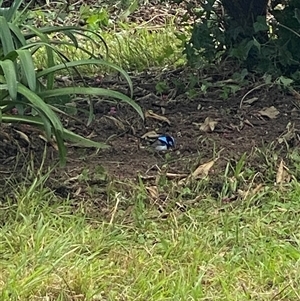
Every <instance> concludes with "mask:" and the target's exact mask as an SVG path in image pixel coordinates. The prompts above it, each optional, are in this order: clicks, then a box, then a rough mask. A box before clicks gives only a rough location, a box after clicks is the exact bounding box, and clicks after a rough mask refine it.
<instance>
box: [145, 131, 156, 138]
mask: <svg viewBox="0 0 300 301" xmlns="http://www.w3.org/2000/svg"><path fill="white" fill-rule="evenodd" d="M158 137H159V135H158V134H157V133H156V132H155V131H150V132H147V133H145V134H144V135H143V136H141V138H142V139H156V138H158Z"/></svg>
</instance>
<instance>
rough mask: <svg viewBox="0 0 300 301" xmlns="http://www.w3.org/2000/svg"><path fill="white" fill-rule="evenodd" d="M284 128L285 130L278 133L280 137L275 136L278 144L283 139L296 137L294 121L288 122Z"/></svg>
mask: <svg viewBox="0 0 300 301" xmlns="http://www.w3.org/2000/svg"><path fill="white" fill-rule="evenodd" d="M285 128H286V131H285V132H284V133H283V134H282V135H280V137H278V138H277V140H278V143H279V144H281V143H283V142H285V141H286V142H290V141H292V140H293V139H294V138H295V137H296V131H297V130H296V129H295V124H294V123H291V122H289V123H288V124H287V125H286V127H285Z"/></svg>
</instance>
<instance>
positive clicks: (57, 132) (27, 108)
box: [0, 0, 143, 164]
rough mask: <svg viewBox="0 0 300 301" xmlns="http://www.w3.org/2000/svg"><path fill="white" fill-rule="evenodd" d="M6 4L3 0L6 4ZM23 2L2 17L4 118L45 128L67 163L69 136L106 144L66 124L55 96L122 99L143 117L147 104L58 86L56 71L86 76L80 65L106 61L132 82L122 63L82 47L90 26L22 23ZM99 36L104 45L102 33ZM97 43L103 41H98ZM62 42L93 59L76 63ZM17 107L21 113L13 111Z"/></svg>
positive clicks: (0, 110)
mask: <svg viewBox="0 0 300 301" xmlns="http://www.w3.org/2000/svg"><path fill="white" fill-rule="evenodd" d="M1 3H2V2H0V5H1ZM21 3H22V0H16V1H14V3H13V5H12V6H11V7H10V8H9V9H7V10H3V11H1V14H2V15H1V16H0V28H1V31H0V92H1V93H0V122H5V123H27V124H30V125H32V126H35V127H39V128H42V129H43V130H44V131H45V133H46V137H47V139H48V140H50V139H52V138H53V137H54V138H55V140H56V143H57V146H58V150H59V157H60V162H61V164H64V163H65V159H66V147H65V144H64V141H65V140H69V141H72V142H75V143H78V144H80V145H82V146H85V147H96V148H104V147H107V146H106V145H105V144H103V143H99V142H94V141H91V140H89V139H86V138H84V137H81V136H79V135H77V134H75V133H73V132H71V131H69V130H67V129H66V128H64V127H63V125H62V123H61V121H60V118H59V114H63V112H62V111H61V110H59V109H58V108H57V107H55V104H53V99H55V98H60V97H64V96H66V95H76V94H81V95H94V96H102V97H104V98H105V99H109V98H116V99H118V100H120V101H122V102H124V103H127V104H129V105H130V106H132V107H133V108H134V109H135V110H136V111H137V113H138V114H139V115H140V116H141V117H142V118H143V112H142V110H141V108H140V107H139V106H138V105H137V104H136V103H135V102H134V101H133V100H132V99H131V98H130V97H128V96H126V95H124V94H122V93H120V92H117V91H113V90H108V89H103V88H92V87H88V86H75V85H74V84H73V86H71V87H63V88H59V89H57V88H56V86H55V81H54V74H55V73H57V72H62V71H63V70H65V71H67V72H69V73H71V72H72V70H73V73H74V72H75V73H76V74H78V75H80V72H79V71H78V67H80V66H84V65H104V66H107V67H110V68H113V69H114V70H116V71H118V72H119V73H120V74H122V75H123V76H124V78H125V79H126V81H127V82H128V85H129V87H130V90H131V96H132V91H133V89H132V82H131V80H130V78H129V76H128V75H127V73H126V72H125V71H124V70H123V69H121V68H119V67H118V66H116V65H114V64H112V63H109V62H108V61H106V60H104V59H99V58H98V57H99V55H97V54H95V53H93V52H91V51H89V50H87V49H85V48H84V47H82V46H80V43H79V42H80V41H81V39H90V40H92V38H89V36H88V35H87V33H89V34H90V33H91V31H90V30H88V29H83V28H78V27H75V26H65V27H55V26H53V27H43V28H39V29H38V28H36V27H33V26H31V25H26V24H21V25H18V24H17V20H16V19H15V20H14V16H16V12H17V10H18V8H19V6H20V5H21ZM95 36H96V37H97V38H98V39H99V40H100V41H102V42H103V43H104V41H103V39H102V38H101V36H99V35H98V34H96V33H95ZM94 43H95V44H96V45H97V42H96V41H94ZM61 46H68V47H73V48H75V49H80V50H81V51H84V52H85V53H86V54H87V55H88V56H89V57H90V58H89V59H82V60H77V61H71V60H70V59H69V58H68V57H67V56H66V55H65V54H64V53H63V52H62V51H61V50H60V47H61ZM41 49H43V50H44V52H45V57H46V61H45V66H44V68H43V70H36V68H35V61H34V57H35V53H36V52H37V51H39V50H41ZM13 109H16V110H15V112H17V113H16V114H11V111H12V110H13ZM91 109H92V106H91Z"/></svg>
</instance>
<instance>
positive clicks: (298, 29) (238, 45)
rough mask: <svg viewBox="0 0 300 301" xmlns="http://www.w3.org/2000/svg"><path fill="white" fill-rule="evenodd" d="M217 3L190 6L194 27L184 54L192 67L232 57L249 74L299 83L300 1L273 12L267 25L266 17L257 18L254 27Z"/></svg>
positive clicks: (289, 3) (201, 3)
mask: <svg viewBox="0 0 300 301" xmlns="http://www.w3.org/2000/svg"><path fill="white" fill-rule="evenodd" d="M176 2H178V1H176ZM179 2H182V1H179ZM218 3H219V1H216V0H208V1H205V3H204V1H203V2H202V1H200V4H199V3H198V4H197V3H195V4H189V7H188V15H189V16H192V17H193V18H194V19H195V23H194V25H193V28H192V35H191V38H190V40H189V41H188V42H186V43H185V53H186V55H187V58H188V61H189V63H190V64H191V65H201V64H203V63H207V62H208V63H216V62H219V61H220V60H221V59H223V60H224V58H228V57H231V58H233V59H235V60H236V61H238V62H239V63H240V64H241V65H242V66H244V67H246V68H247V69H248V70H256V71H260V72H262V73H265V72H267V73H270V74H273V75H274V76H276V77H277V76H281V75H284V76H289V77H291V78H293V79H294V80H295V81H298V82H299V81H300V72H299V68H298V67H299V64H300V52H299V48H300V13H299V12H300V2H299V1H296V0H290V1H288V3H286V4H285V5H283V6H282V5H281V6H278V7H275V8H270V14H271V15H272V16H271V17H270V18H268V21H267V19H266V16H258V17H257V19H256V20H254V21H253V22H252V23H251V24H249V23H247V24H242V23H243V22H241V20H235V19H233V18H232V17H231V18H230V17H229V16H228V15H227V14H226V11H225V13H224V11H223V10H222V9H221V6H220V4H218ZM199 6H200V7H199ZM245 23H246V22H245Z"/></svg>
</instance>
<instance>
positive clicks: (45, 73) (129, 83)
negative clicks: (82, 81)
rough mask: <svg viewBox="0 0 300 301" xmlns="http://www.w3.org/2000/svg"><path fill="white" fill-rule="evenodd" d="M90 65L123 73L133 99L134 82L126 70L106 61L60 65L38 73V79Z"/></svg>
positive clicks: (81, 61)
mask: <svg viewBox="0 0 300 301" xmlns="http://www.w3.org/2000/svg"><path fill="white" fill-rule="evenodd" d="M90 64H92V65H104V66H107V67H110V68H112V69H115V70H117V71H119V72H120V73H121V75H123V76H124V78H125V79H126V81H127V83H128V85H129V88H130V93H131V97H132V96H133V85H132V81H131V79H130V76H129V75H128V74H127V72H126V71H124V69H122V68H120V67H118V66H117V65H115V64H113V63H110V62H107V61H105V60H100V59H98V60H97V59H91V60H79V61H74V62H67V63H65V64H59V65H56V66H53V67H50V68H47V69H45V70H42V71H40V72H38V74H37V78H39V77H43V76H46V75H48V74H49V73H52V72H56V71H59V70H63V69H65V68H66V67H67V68H71V67H78V66H84V65H90Z"/></svg>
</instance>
